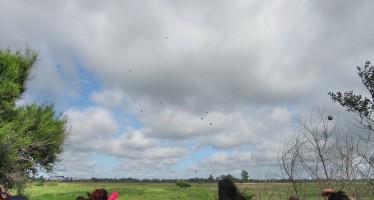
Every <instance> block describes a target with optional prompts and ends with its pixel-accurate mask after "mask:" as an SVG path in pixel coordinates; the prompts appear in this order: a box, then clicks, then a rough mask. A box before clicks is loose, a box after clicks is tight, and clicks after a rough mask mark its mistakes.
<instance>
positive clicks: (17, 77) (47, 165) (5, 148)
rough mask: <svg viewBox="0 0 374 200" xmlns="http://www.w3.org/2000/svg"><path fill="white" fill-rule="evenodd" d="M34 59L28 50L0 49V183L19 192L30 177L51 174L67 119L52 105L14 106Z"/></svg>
mask: <svg viewBox="0 0 374 200" xmlns="http://www.w3.org/2000/svg"><path fill="white" fill-rule="evenodd" d="M37 58H38V53H37V52H35V51H34V50H32V49H29V48H26V49H25V50H24V51H22V52H21V51H16V52H14V53H12V52H11V51H10V50H9V49H7V50H2V49H0V96H1V98H0V158H1V159H0V184H3V185H5V186H6V187H8V188H17V190H18V192H19V193H20V192H22V190H23V189H24V187H25V182H26V180H27V179H28V178H29V177H30V176H33V175H35V174H37V173H38V172H40V171H42V170H43V171H47V172H50V171H52V169H53V166H54V164H55V163H56V162H57V161H58V155H59V154H60V153H61V152H62V151H63V146H64V142H65V140H66V138H67V136H68V128H67V118H66V117H65V116H63V115H62V114H57V113H56V112H55V110H54V105H53V104H52V103H48V102H44V103H42V104H41V105H38V104H37V103H35V102H34V103H31V104H26V105H17V101H18V100H19V99H20V98H21V97H22V94H23V93H24V92H25V90H26V83H27V81H28V80H29V78H30V74H31V72H32V69H33V68H34V66H35V64H36V63H37Z"/></svg>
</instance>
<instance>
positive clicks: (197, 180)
mask: <svg viewBox="0 0 374 200" xmlns="http://www.w3.org/2000/svg"><path fill="white" fill-rule="evenodd" d="M223 178H230V179H231V180H233V181H234V182H235V183H243V180H242V179H240V178H236V177H234V176H232V175H230V174H228V175H221V176H219V177H216V178H213V176H212V175H210V177H209V178H197V177H195V178H188V179H158V178H152V179H147V178H146V179H138V178H131V177H129V178H95V177H92V178H74V177H63V176H58V177H57V178H56V177H51V178H49V179H48V181H62V182H124V183H175V182H176V181H177V180H185V181H188V182H191V183H216V182H217V181H218V180H220V179H223ZM33 180H34V181H47V180H45V179H44V178H43V177H41V178H34V179H33ZM293 181H295V180H293ZM297 181H298V182H313V180H310V179H299V180H297ZM245 182H246V183H284V182H290V180H289V179H266V180H265V179H248V181H245Z"/></svg>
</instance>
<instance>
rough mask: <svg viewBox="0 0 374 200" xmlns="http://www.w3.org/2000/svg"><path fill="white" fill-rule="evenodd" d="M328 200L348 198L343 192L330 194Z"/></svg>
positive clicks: (344, 199)
mask: <svg viewBox="0 0 374 200" xmlns="http://www.w3.org/2000/svg"><path fill="white" fill-rule="evenodd" d="M328 200H349V197H348V196H347V195H346V194H345V193H344V192H343V191H337V192H332V193H331V194H330V195H329V198H328Z"/></svg>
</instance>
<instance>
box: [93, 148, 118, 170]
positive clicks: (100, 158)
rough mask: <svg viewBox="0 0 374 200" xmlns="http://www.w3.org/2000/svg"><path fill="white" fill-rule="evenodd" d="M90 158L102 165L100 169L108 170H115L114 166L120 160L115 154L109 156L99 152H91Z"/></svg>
mask: <svg viewBox="0 0 374 200" xmlns="http://www.w3.org/2000/svg"><path fill="white" fill-rule="evenodd" d="M89 159H90V160H92V161H95V162H96V163H97V164H98V165H99V166H100V170H104V171H107V172H111V171H113V168H114V166H116V165H117V162H118V159H117V158H116V157H115V156H109V155H105V154H102V153H98V152H93V153H91V154H90V156H89Z"/></svg>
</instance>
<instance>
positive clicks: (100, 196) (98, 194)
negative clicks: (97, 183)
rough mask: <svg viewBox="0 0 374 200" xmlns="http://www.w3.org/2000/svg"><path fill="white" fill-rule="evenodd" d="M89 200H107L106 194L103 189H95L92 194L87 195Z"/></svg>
mask: <svg viewBox="0 0 374 200" xmlns="http://www.w3.org/2000/svg"><path fill="white" fill-rule="evenodd" d="M87 195H88V197H89V199H90V200H108V192H107V191H106V190H105V189H96V190H95V191H94V192H92V194H90V193H87Z"/></svg>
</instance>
